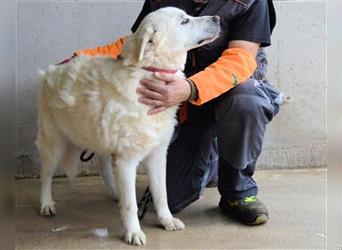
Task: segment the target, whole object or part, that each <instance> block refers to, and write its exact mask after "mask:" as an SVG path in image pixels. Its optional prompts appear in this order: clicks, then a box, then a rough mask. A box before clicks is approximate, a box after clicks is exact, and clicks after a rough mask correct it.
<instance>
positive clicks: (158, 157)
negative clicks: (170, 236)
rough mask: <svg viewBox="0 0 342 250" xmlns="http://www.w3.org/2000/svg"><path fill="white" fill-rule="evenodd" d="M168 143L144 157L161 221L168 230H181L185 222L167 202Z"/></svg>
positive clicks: (154, 202) (154, 201)
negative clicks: (173, 211) (174, 215)
mask: <svg viewBox="0 0 342 250" xmlns="http://www.w3.org/2000/svg"><path fill="white" fill-rule="evenodd" d="M167 148H168V147H167V144H164V145H160V146H159V147H156V148H154V149H153V150H152V152H151V153H150V154H149V155H148V156H147V157H146V158H145V159H144V164H145V166H146V168H147V175H148V178H149V184H150V190H151V193H152V197H153V204H154V206H155V209H156V211H157V214H158V218H159V221H160V223H161V224H162V225H163V226H164V227H165V229H166V230H168V231H174V230H181V229H184V228H185V226H184V224H183V222H182V221H181V220H179V219H177V218H174V217H173V216H172V214H171V212H170V209H169V206H168V204H167V193H166V154H167Z"/></svg>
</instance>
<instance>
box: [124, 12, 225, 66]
mask: <svg viewBox="0 0 342 250" xmlns="http://www.w3.org/2000/svg"><path fill="white" fill-rule="evenodd" d="M219 32H220V18H219V17H218V16H203V17H191V16H189V15H187V14H186V13H185V12H184V11H182V10H180V9H178V8H174V7H166V8H161V9H159V10H157V11H155V12H152V13H150V14H149V15H147V16H146V17H145V18H144V19H143V21H142V22H141V24H140V26H139V28H138V29H137V31H136V32H135V33H134V34H132V35H131V36H130V37H129V38H128V40H127V43H126V45H125V47H124V49H123V51H122V56H123V58H125V61H126V64H133V65H135V66H138V67H139V66H156V67H163V68H173V69H183V67H184V64H185V60H186V52H187V51H188V50H190V49H193V48H196V47H200V46H202V45H204V44H207V43H210V42H212V41H213V40H215V39H216V38H217V37H218V34H219Z"/></svg>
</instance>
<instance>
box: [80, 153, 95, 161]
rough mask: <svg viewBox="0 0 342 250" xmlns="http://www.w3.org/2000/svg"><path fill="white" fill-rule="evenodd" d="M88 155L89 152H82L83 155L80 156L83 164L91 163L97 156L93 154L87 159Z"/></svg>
mask: <svg viewBox="0 0 342 250" xmlns="http://www.w3.org/2000/svg"><path fill="white" fill-rule="evenodd" d="M87 153H88V150H83V151H82V153H81V155H80V160H81V162H88V161H90V160H91V159H92V158H93V157H94V155H95V153H94V152H92V153H91V154H90V155H88V156H87V157H86V154H87Z"/></svg>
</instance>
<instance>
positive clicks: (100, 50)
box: [74, 37, 126, 58]
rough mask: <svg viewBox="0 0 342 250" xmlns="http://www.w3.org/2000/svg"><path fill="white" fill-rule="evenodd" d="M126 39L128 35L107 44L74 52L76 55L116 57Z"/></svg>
mask: <svg viewBox="0 0 342 250" xmlns="http://www.w3.org/2000/svg"><path fill="white" fill-rule="evenodd" d="M125 41H126V37H121V38H119V39H118V40H116V41H115V42H113V43H111V44H108V45H105V46H99V47H96V48H92V49H82V50H78V51H76V52H75V53H74V55H75V56H80V55H89V56H111V57H114V58H116V57H117V56H118V55H119V54H120V52H121V50H122V47H123V45H124V43H125Z"/></svg>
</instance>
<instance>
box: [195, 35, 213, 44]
mask: <svg viewBox="0 0 342 250" xmlns="http://www.w3.org/2000/svg"><path fill="white" fill-rule="evenodd" d="M216 38H217V36H212V37H208V38H204V39H201V40H199V41H198V42H197V45H202V44H206V43H210V42H212V41H214V40H215V39H216Z"/></svg>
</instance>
